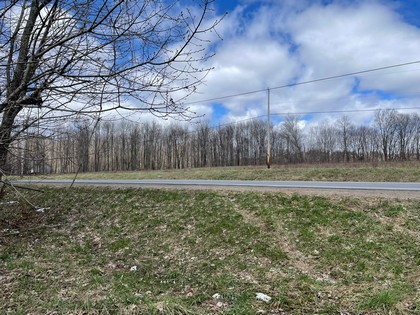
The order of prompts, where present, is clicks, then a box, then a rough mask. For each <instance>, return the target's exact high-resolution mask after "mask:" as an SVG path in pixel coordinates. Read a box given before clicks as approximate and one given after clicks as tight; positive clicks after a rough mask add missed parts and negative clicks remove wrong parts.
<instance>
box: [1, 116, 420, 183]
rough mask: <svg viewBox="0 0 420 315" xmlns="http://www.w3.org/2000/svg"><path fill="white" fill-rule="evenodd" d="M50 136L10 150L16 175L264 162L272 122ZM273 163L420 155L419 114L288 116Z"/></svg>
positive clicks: (273, 143) (273, 136) (113, 127)
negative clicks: (366, 119) (362, 119)
mask: <svg viewBox="0 0 420 315" xmlns="http://www.w3.org/2000/svg"><path fill="white" fill-rule="evenodd" d="M49 132H50V134H49V135H48V136H46V135H43V134H37V132H36V128H33V129H32V132H31V133H28V135H27V136H26V137H22V138H21V139H19V141H18V142H17V143H16V144H15V146H13V147H12V148H11V149H10V154H9V159H8V168H7V169H8V171H9V173H12V174H22V175H23V174H30V173H73V172H101V171H136V170H157V169H183V168H197V167H210V166H212V167H215V166H246V165H264V164H265V163H266V154H267V124H266V121H264V120H262V119H254V120H249V121H244V122H238V123H235V124H227V125H223V126H219V127H211V126H210V124H209V123H208V122H207V123H198V124H194V125H186V124H180V123H172V124H170V125H169V126H168V125H162V124H159V123H157V122H145V123H140V124H139V123H131V122H127V121H122V122H118V123H117V122H101V121H87V120H84V121H79V122H75V123H72V124H68V125H67V126H66V127H63V128H61V130H56V132H54V133H51V131H49ZM270 147H271V149H270V151H271V162H272V164H289V163H340V162H355V161H361V162H377V161H406V160H420V116H419V115H418V114H417V113H411V114H405V113H399V112H397V111H396V110H379V111H377V112H375V114H374V117H373V119H372V122H371V123H370V124H369V125H355V124H354V123H352V122H351V120H350V118H349V117H348V116H342V117H341V118H339V119H337V120H336V121H324V122H322V123H319V124H317V125H316V126H313V127H310V128H303V127H302V126H301V123H300V118H299V117H298V116H293V115H289V116H287V117H285V118H284V120H283V121H282V122H281V123H279V124H277V125H274V126H272V127H271V129H270Z"/></svg>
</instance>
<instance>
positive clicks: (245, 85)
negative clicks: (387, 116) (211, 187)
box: [186, 0, 420, 126]
mask: <svg viewBox="0 0 420 315" xmlns="http://www.w3.org/2000/svg"><path fill="white" fill-rule="evenodd" d="M214 5H215V11H214V14H215V17H220V16H222V15H223V14H224V13H225V12H227V15H226V16H225V17H224V19H223V21H222V22H221V23H220V24H219V26H218V28H217V33H218V35H219V36H220V37H221V38H222V40H219V39H218V36H216V34H210V35H209V36H212V37H211V39H212V40H213V42H212V44H211V46H209V47H208V49H211V50H213V51H214V52H215V56H214V57H212V58H211V59H210V60H209V61H208V64H206V66H211V67H213V68H214V69H213V70H212V71H211V72H210V73H209V75H208V76H207V77H206V79H205V83H204V84H203V85H201V86H200V87H199V88H198V90H197V92H198V93H196V94H195V95H193V96H191V97H190V98H189V99H188V100H187V101H186V103H187V104H189V105H190V106H191V108H192V110H194V111H196V112H197V114H199V115H205V116H204V117H203V118H202V119H203V120H207V121H209V122H210V123H211V124H212V125H217V124H224V123H230V122H234V121H240V120H246V119H250V118H253V117H261V119H266V118H267V116H266V115H267V103H268V89H270V109H271V113H272V120H273V121H274V122H276V121H277V122H280V121H281V119H282V117H284V115H285V114H287V113H290V114H297V113H299V114H300V119H301V121H302V125H306V126H310V125H314V124H320V123H324V122H326V121H329V120H331V121H333V120H335V119H337V118H339V117H341V116H343V115H347V116H349V117H350V118H351V120H352V121H353V122H354V123H358V124H360V123H369V121H370V120H371V119H372V116H373V112H371V111H369V110H374V109H378V108H382V109H389V108H396V109H400V111H401V112H418V113H420V84H419V83H420V1H418V0H411V1H403V0H401V1H396V0H378V1H376V0H363V1H350V0H215V4H214ZM413 62H417V63H413ZM406 63H412V64H409V65H405V66H401V67H392V68H388V69H384V70H380V71H372V72H367V73H363V74H358V75H349V76H345V77H342V78H336V79H331V80H325V81H319V82H314V83H308V84H298V85H295V84H296V83H301V82H307V81H312V80H317V79H321V78H327V77H332V76H340V75H344V74H345V75H347V74H350V73H356V72H361V71H365V70H371V69H377V68H382V67H389V66H394V65H399V64H406ZM253 91H260V92H256V93H250V92H253ZM241 94H243V95H241ZM232 95H237V96H235V97H225V96H232ZM214 99H216V100H214ZM209 100H212V101H209ZM416 107H417V108H416ZM405 108H411V109H405ZM318 112H322V114H321V113H318Z"/></svg>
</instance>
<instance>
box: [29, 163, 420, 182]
mask: <svg viewBox="0 0 420 315" xmlns="http://www.w3.org/2000/svg"><path fill="white" fill-rule="evenodd" d="M51 177H54V178H56V179H73V178H74V177H75V175H74V174H60V175H49V176H38V177H36V178H51ZM77 178H78V179H216V180H217V179H225V180H302V181H356V182H359V181H368V182H369V181H370V182H374V181H378V182H420V162H418V161H417V162H415V161H412V162H405V163H391V162H389V163H380V164H374V165H373V164H363V163H360V164H358V163H355V164H331V165H328V164H323V165H288V166H276V165H274V166H273V167H272V168H271V169H267V168H266V167H263V166H246V167H206V168H196V169H183V170H162V171H136V172H100V173H80V174H78V175H77Z"/></svg>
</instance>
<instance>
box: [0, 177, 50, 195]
mask: <svg viewBox="0 0 420 315" xmlns="http://www.w3.org/2000/svg"><path fill="white" fill-rule="evenodd" d="M0 183H3V184H4V185H6V186H13V187H15V188H19V189H23V190H32V191H36V192H41V193H43V192H44V191H43V190H41V189H37V188H32V187H25V186H20V185H14V184H11V183H9V182H6V181H4V180H1V181H0Z"/></svg>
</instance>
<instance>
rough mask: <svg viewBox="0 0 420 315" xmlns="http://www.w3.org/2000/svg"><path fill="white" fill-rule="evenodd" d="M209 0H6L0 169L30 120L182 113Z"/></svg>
mask: <svg viewBox="0 0 420 315" xmlns="http://www.w3.org/2000/svg"><path fill="white" fill-rule="evenodd" d="M213 1H214V0H197V1H193V0H191V1H189V2H188V1H183V6H181V3H180V2H179V1H168V0H141V1H133V0H131V1H124V0H104V1H90V0H12V1H2V2H1V4H0V81H1V82H0V170H2V172H4V171H5V170H4V166H5V165H6V157H7V152H8V150H9V146H10V144H11V143H12V142H13V141H15V140H16V139H18V137H19V136H20V135H21V134H22V132H24V131H27V130H28V129H29V128H30V127H31V126H33V125H34V124H38V127H39V126H40V128H41V129H42V130H46V129H48V128H49V127H50V126H51V125H52V124H55V123H59V124H61V123H62V122H63V120H68V119H69V117H73V116H75V115H76V116H81V115H95V114H96V113H98V112H104V111H111V110H113V109H117V108H120V109H126V110H135V111H147V112H150V113H153V114H154V115H157V116H168V115H174V114H175V115H184V117H188V114H189V113H188V108H187V107H184V106H183V105H182V100H183V99H184V98H185V97H187V96H188V95H189V94H191V93H192V92H194V91H195V89H196V86H197V85H199V84H200V83H201V82H202V79H203V78H204V76H205V75H206V74H207V72H208V71H209V70H210V69H209V68H203V67H200V64H203V63H201V62H202V61H205V60H206V59H207V58H209V57H210V56H211V53H208V51H206V49H205V48H206V46H207V45H208V43H207V38H208V36H207V34H208V33H209V32H210V31H212V30H214V28H215V26H216V25H217V24H218V22H219V21H218V20H216V19H215V18H214V14H213V13H212V10H211V6H212V2H213ZM186 2H188V4H190V6H189V7H188V6H185V3H186ZM0 178H1V175H0Z"/></svg>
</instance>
